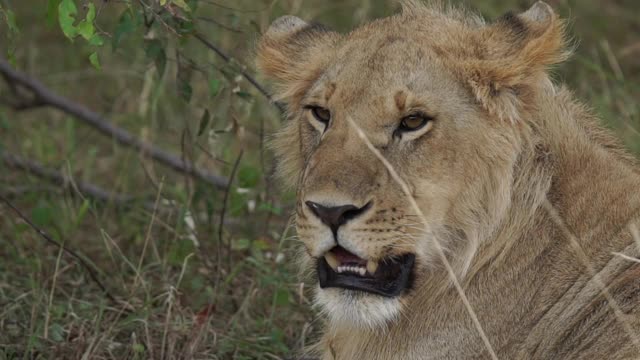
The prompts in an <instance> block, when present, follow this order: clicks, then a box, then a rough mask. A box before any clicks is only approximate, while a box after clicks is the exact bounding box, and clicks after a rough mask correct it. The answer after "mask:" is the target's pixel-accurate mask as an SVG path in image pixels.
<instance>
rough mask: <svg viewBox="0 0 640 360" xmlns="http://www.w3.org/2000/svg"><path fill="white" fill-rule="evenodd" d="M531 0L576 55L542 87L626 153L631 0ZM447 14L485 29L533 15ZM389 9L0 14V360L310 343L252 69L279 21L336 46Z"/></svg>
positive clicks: (256, 7)
mask: <svg viewBox="0 0 640 360" xmlns="http://www.w3.org/2000/svg"><path fill="white" fill-rule="evenodd" d="M547 1H548V3H550V5H552V6H553V7H554V8H555V9H556V11H557V12H558V13H560V14H561V15H562V16H563V17H565V18H568V19H569V25H570V26H569V30H570V34H571V35H572V36H573V38H574V39H575V43H576V44H577V51H576V55H575V56H574V57H573V58H572V59H571V60H570V61H568V62H567V63H565V64H563V65H562V66H560V67H558V68H557V69H556V70H555V75H554V78H555V79H556V80H557V81H558V82H566V83H568V84H569V85H570V87H571V88H573V89H574V90H575V92H576V95H577V97H578V98H580V99H581V100H582V101H584V102H585V103H587V104H589V105H590V106H591V107H592V108H593V109H594V111H595V112H596V113H598V114H599V115H600V117H601V118H602V121H603V124H605V126H607V127H609V128H611V129H612V130H613V131H614V132H615V133H617V134H618V135H619V137H620V138H622V139H623V140H624V142H625V143H626V144H627V146H628V147H629V149H630V150H631V151H633V152H634V153H638V152H639V151H640V134H639V133H638V130H639V129H640V60H639V59H640V2H638V1H636V0H580V1H578V0H547ZM453 3H455V4H458V3H464V4H465V5H466V6H468V7H470V8H472V9H475V10H476V11H478V12H480V13H482V14H483V15H484V16H485V17H486V18H488V19H494V18H496V17H498V16H500V15H502V14H504V13H505V12H507V11H509V10H513V11H523V10H526V9H527V8H528V7H529V6H530V5H532V3H533V1H529V0H527V1H522V0H507V1H505V0H500V1H498V0H477V1H471V0H468V1H465V2H461V1H453ZM397 9H398V6H397V4H396V3H394V2H392V1H372V0H359V1H356V0H332V1H327V0H306V1H302V0H280V1H278V0H269V1H267V0H250V1H249V0H234V1H231V0H47V1H36V0H0V57H1V58H2V60H0V74H2V75H3V77H2V78H0V196H1V197H2V198H1V199H0V200H1V201H0V359H18V358H24V359H27V358H36V359H54V358H55V359H79V358H83V359H147V358H152V359H180V358H201V359H204V358H206V359H284V358H293V357H294V355H295V353H296V351H299V350H300V349H301V348H303V347H304V346H305V345H309V344H310V343H312V342H313V339H314V335H315V334H316V333H317V331H318V329H319V327H320V322H321V320H319V318H318V316H317V314H315V313H314V311H313V309H312V307H311V302H310V292H309V291H308V289H307V288H305V287H304V285H303V284H302V283H301V281H300V278H299V277H298V274H297V270H296V267H295V262H296V255H295V254H296V253H295V248H296V238H295V232H294V231H293V229H292V228H291V224H290V222H289V218H290V214H291V212H292V205H293V199H294V194H292V193H290V192H287V191H283V189H282V188H280V187H279V186H278V184H277V183H274V179H273V178H272V172H273V159H272V154H271V153H270V151H269V149H268V147H266V144H267V143H268V139H269V135H270V134H271V133H273V131H274V130H275V129H277V128H278V126H279V125H280V123H281V121H282V119H281V111H280V109H279V108H278V106H277V105H276V104H273V103H272V102H270V101H269V98H268V89H269V86H268V85H269V84H267V83H265V81H264V80H263V79H261V78H260V77H259V76H257V75H256V74H255V67H254V60H253V54H252V52H253V49H254V45H255V43H256V40H257V38H258V36H259V34H260V32H261V31H263V30H264V29H266V27H267V26H268V25H269V23H270V22H271V21H272V20H273V19H275V18H276V17H278V16H280V15H284V14H294V15H297V16H299V17H302V18H304V19H307V20H314V21H317V22H320V23H324V24H326V25H328V26H330V27H332V28H334V29H336V30H339V31H343V32H344V31H348V30H349V29H351V28H353V27H354V26H357V25H358V24H361V23H363V22H365V21H367V20H369V19H372V18H377V17H382V16H386V15H389V14H392V13H394V12H395V11H397ZM265 89H266V90H265ZM9 203H11V204H12V206H15V208H16V209H18V210H19V211H20V212H21V213H22V214H23V215H24V216H25V217H26V218H28V219H29V221H31V222H32V225H33V226H32V225H29V224H28V223H27V222H26V221H25V219H23V218H21V217H20V216H19V215H18V214H17V212H16V211H15V210H14V209H13V208H12V206H10V205H9ZM33 227H37V228H39V229H41V230H43V231H44V232H45V233H46V238H45V236H43V235H41V234H39V233H38V232H36V231H34V229H33ZM62 247H64V249H63V248H62Z"/></svg>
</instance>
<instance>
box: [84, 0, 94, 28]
mask: <svg viewBox="0 0 640 360" xmlns="http://www.w3.org/2000/svg"><path fill="white" fill-rule="evenodd" d="M95 19H96V6H95V5H93V3H91V2H90V3H89V10H87V15H86V16H85V17H84V21H86V22H88V23H92V24H93V21H94V20H95Z"/></svg>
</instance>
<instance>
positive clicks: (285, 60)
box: [256, 0, 640, 360]
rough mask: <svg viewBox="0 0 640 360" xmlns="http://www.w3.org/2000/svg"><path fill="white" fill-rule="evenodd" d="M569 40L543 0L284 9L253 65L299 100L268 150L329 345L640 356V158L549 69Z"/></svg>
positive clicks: (418, 351)
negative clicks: (363, 18) (486, 9)
mask: <svg viewBox="0 0 640 360" xmlns="http://www.w3.org/2000/svg"><path fill="white" fill-rule="evenodd" d="M570 45H571V42H570V41H569V39H568V37H567V35H566V30H565V23H564V22H563V20H561V19H560V18H559V17H558V16H557V15H556V14H555V12H554V11H553V9H552V8H551V7H550V6H549V5H547V4H545V3H543V2H538V3H536V4H535V5H533V6H532V7H531V8H530V9H529V10H527V11H525V12H523V13H518V14H515V13H508V14H506V15H504V16H502V17H501V18H498V19H497V20H495V21H493V22H491V23H487V22H485V21H484V20H483V19H482V18H481V17H479V16H476V15H474V14H472V13H471V12H469V11H467V10H464V9H459V8H453V7H451V6H444V5H442V4H439V3H435V2H433V3H426V4H423V3H421V2H418V1H411V0H410V1H404V2H403V4H402V11H400V12H399V13H397V14H395V15H393V16H390V17H387V18H382V19H378V20H375V21H372V22H370V23H367V24H364V25H362V26H360V27H358V28H356V29H355V30H353V31H351V32H350V33H348V34H340V33H337V32H334V31H332V30H330V29H327V28H325V27H324V26H322V25H318V24H312V23H308V22H306V21H304V20H301V19H299V18H297V17H293V16H284V17H281V18H279V19H277V20H275V21H274V22H273V23H272V24H271V25H270V27H269V28H268V30H267V31H266V32H265V33H264V34H263V36H262V37H261V39H260V40H259V42H258V45H257V51H256V53H257V64H258V67H259V69H260V70H261V72H262V74H264V76H265V77H266V78H268V79H269V80H271V81H272V82H273V83H274V94H275V98H276V99H277V100H278V101H281V102H282V103H284V104H286V108H287V121H286V122H285V125H284V126H283V128H282V129H281V130H280V131H279V132H278V133H277V134H276V135H274V139H273V148H274V151H275V154H276V157H277V159H278V174H279V175H280V177H281V178H282V179H283V182H284V183H285V185H287V186H289V187H291V188H294V189H295V191H296V194H297V202H296V207H295V223H296V231H297V235H298V237H299V240H300V243H301V245H302V246H301V248H302V249H303V251H302V253H303V255H302V257H303V261H302V262H303V267H304V268H305V269H306V270H308V272H309V273H310V274H311V278H312V280H311V281H312V282H311V286H312V287H313V288H314V302H315V304H316V305H317V307H318V309H319V312H320V314H321V317H322V319H325V321H324V325H323V330H322V334H321V336H320V337H321V339H319V341H318V344H317V345H316V346H315V347H314V348H313V349H312V351H315V353H316V354H317V356H320V357H321V358H322V359H380V360H383V359H384V360H386V359H405V360H406V359H471V358H493V359H497V358H499V359H628V358H637V357H638V356H640V341H639V340H638V338H639V337H640V331H639V330H640V317H639V312H640V306H638V305H640V302H639V300H640V264H639V263H638V261H636V260H637V258H638V256H639V255H640V254H639V250H640V238H639V236H638V230H637V227H638V210H639V209H640V195H638V192H637V189H640V172H639V169H640V168H639V167H638V165H637V163H636V160H635V159H634V157H633V156H631V155H629V154H628V153H627V152H626V151H625V150H624V148H623V147H622V146H621V145H620V144H619V142H618V140H616V139H615V138H614V137H613V135H611V134H610V133H609V132H608V131H607V130H605V129H604V128H603V127H602V126H601V125H599V123H598V119H597V118H596V117H595V116H594V115H592V113H591V111H590V110H589V109H588V108H587V107H586V106H584V105H582V104H581V103H580V102H578V101H577V100H576V99H575V98H574V96H573V95H572V93H571V91H570V90H568V89H567V88H566V87H565V86H563V85H561V84H558V83H557V82H556V81H553V80H552V77H551V75H550V73H549V71H550V67H552V66H553V65H555V64H558V63H560V62H562V61H564V60H566V59H567V58H568V57H569V56H570V53H571V49H570V47H571V46H570ZM634 239H635V240H637V242H636V241H634Z"/></svg>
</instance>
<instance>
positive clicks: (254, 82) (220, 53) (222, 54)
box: [193, 32, 285, 113]
mask: <svg viewBox="0 0 640 360" xmlns="http://www.w3.org/2000/svg"><path fill="white" fill-rule="evenodd" d="M193 37H195V38H196V39H198V41H200V42H201V43H202V44H203V45H204V46H206V47H207V48H209V50H211V51H213V52H214V53H216V55H218V56H219V57H221V58H222V60H224V61H225V62H227V63H232V62H233V59H232V58H231V56H229V55H227V54H226V53H225V52H224V51H222V50H221V49H220V48H219V47H217V46H216V45H214V44H213V43H211V42H210V41H209V40H207V39H206V38H205V37H204V36H203V35H202V34H200V33H198V32H196V33H194V34H193ZM238 72H239V73H240V75H242V76H243V77H244V78H245V79H247V81H248V82H249V83H251V85H253V87H255V88H256V90H258V92H260V93H261V94H262V95H263V96H264V97H265V98H267V100H269V102H270V103H272V104H273V105H274V106H275V107H277V108H278V110H279V111H280V112H281V113H284V112H285V109H284V106H283V105H282V104H281V103H279V102H275V101H274V100H273V98H272V97H271V94H269V92H267V90H265V88H264V87H263V86H262V85H260V83H258V81H257V80H256V79H255V78H254V77H253V76H251V75H250V74H249V73H247V72H246V71H244V69H242V68H241V67H240V66H239V69H238Z"/></svg>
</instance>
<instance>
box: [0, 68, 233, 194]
mask: <svg viewBox="0 0 640 360" xmlns="http://www.w3.org/2000/svg"><path fill="white" fill-rule="evenodd" d="M0 74H2V76H3V77H4V79H5V80H6V81H7V83H8V84H9V86H10V87H12V88H18V87H20V88H23V89H24V90H28V91H29V92H30V93H31V94H32V99H31V100H27V102H25V104H29V102H32V103H33V105H38V106H49V107H53V108H55V109H58V110H60V111H62V112H65V113H67V114H69V115H72V116H73V117H75V118H76V119H78V120H80V121H82V122H83V123H85V124H87V125H89V126H91V127H93V128H94V129H96V130H98V131H99V132H101V133H102V134H103V135H106V136H109V137H111V138H113V139H114V140H116V141H117V142H119V143H120V144H122V145H124V146H128V147H131V148H134V149H136V150H138V151H140V152H142V153H144V154H147V155H149V156H150V157H151V158H153V159H154V160H156V161H158V162H159V163H162V164H164V165H166V166H168V167H170V168H172V169H174V170H175V171H178V172H181V173H186V174H189V175H191V176H193V177H195V178H197V179H200V180H202V181H204V182H207V183H209V184H211V185H213V186H215V187H217V188H220V189H224V188H225V187H226V185H227V182H228V180H227V179H226V178H225V177H222V176H219V175H215V174H212V173H210V172H207V171H206V170H203V169H200V168H198V167H196V166H195V165H194V164H193V163H191V162H189V161H186V160H183V159H181V158H180V157H179V156H176V155H174V154H172V153H170V152H167V151H165V150H162V149H160V148H158V147H156V146H155V145H153V144H150V143H147V142H144V141H142V140H141V139H139V138H137V137H135V136H134V135H132V134H131V133H129V132H128V131H126V130H124V129H122V128H120V127H117V126H115V125H113V124H112V123H111V122H110V121H109V120H108V119H106V118H104V117H103V116H101V115H99V114H97V113H95V112H93V111H91V110H89V109H88V108H86V107H85V106H83V105H81V104H78V103H75V102H73V101H71V100H69V99H67V98H65V97H62V96H59V95H57V94H55V93H54V92H52V91H51V90H49V89H48V88H47V87H45V86H44V85H43V84H42V83H40V82H39V81H37V80H35V79H33V78H31V77H29V76H27V75H26V74H24V73H21V72H19V71H16V70H14V69H13V68H11V66H10V65H9V63H7V61H6V60H5V59H3V58H0ZM14 94H16V95H19V96H21V97H22V96H23V95H21V94H20V92H18V91H14ZM32 107H33V106H30V107H29V106H26V107H25V106H17V107H16V106H14V109H16V110H26V109H29V108H32Z"/></svg>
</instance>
